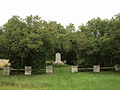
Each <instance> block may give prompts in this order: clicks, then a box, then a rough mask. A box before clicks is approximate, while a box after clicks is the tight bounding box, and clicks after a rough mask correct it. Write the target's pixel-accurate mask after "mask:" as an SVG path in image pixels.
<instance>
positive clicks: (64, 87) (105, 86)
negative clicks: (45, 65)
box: [0, 67, 120, 90]
mask: <svg viewBox="0 0 120 90" xmlns="http://www.w3.org/2000/svg"><path fill="white" fill-rule="evenodd" d="M0 90H120V73H116V72H110V71H109V72H107V71H105V72H100V73H93V72H79V73H71V72H70V68H69V67H55V68H54V73H53V74H43V75H32V76H24V75H11V76H3V75H2V71H0Z"/></svg>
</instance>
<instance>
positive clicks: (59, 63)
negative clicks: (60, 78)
mask: <svg viewBox="0 0 120 90" xmlns="http://www.w3.org/2000/svg"><path fill="white" fill-rule="evenodd" d="M53 65H64V63H63V62H62V61H61V62H54V63H53Z"/></svg>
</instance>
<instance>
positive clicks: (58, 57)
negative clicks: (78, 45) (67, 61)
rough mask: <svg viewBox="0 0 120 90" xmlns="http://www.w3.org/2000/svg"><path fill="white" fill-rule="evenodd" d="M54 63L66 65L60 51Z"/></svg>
mask: <svg viewBox="0 0 120 90" xmlns="http://www.w3.org/2000/svg"><path fill="white" fill-rule="evenodd" d="M53 64H54V65H64V63H63V62H62V61H61V54H60V53H56V55H55V62H54V63H53Z"/></svg>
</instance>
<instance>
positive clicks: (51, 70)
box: [46, 66, 53, 74]
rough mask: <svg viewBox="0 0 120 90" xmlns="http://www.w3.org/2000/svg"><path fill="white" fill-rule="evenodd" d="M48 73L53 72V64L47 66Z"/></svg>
mask: <svg viewBox="0 0 120 90" xmlns="http://www.w3.org/2000/svg"><path fill="white" fill-rule="evenodd" d="M46 73H48V74H50V73H53V66H46Z"/></svg>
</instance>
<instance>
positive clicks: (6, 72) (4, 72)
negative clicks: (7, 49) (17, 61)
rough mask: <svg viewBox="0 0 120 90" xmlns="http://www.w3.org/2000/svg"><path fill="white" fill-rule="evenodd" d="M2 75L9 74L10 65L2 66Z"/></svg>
mask: <svg viewBox="0 0 120 90" xmlns="http://www.w3.org/2000/svg"><path fill="white" fill-rule="evenodd" d="M3 75H6V76H9V75H10V67H3Z"/></svg>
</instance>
